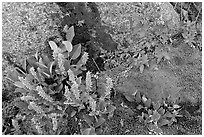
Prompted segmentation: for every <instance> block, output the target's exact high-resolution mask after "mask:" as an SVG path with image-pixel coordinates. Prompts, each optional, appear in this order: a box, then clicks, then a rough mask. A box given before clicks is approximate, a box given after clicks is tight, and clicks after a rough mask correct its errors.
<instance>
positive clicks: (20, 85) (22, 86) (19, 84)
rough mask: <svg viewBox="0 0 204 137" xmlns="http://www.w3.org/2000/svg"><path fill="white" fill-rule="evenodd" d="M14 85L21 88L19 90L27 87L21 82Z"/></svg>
mask: <svg viewBox="0 0 204 137" xmlns="http://www.w3.org/2000/svg"><path fill="white" fill-rule="evenodd" d="M14 85H15V86H17V87H19V88H25V85H24V84H23V83H22V82H20V81H16V82H15V83H14Z"/></svg>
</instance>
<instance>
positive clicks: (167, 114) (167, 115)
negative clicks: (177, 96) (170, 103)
mask: <svg viewBox="0 0 204 137" xmlns="http://www.w3.org/2000/svg"><path fill="white" fill-rule="evenodd" d="M164 117H169V118H170V117H173V114H171V112H169V111H167V112H166V113H165V114H164Z"/></svg>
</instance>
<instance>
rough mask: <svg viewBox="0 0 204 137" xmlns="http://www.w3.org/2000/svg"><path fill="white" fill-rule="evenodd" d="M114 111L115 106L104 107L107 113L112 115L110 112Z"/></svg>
mask: <svg viewBox="0 0 204 137" xmlns="http://www.w3.org/2000/svg"><path fill="white" fill-rule="evenodd" d="M115 109H116V107H115V106H113V105H108V106H107V107H106V110H107V111H106V112H107V113H112V112H114V110H115Z"/></svg>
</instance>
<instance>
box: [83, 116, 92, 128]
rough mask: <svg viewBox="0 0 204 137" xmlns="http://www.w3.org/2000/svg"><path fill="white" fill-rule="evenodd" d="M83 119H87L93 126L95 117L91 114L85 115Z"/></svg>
mask: <svg viewBox="0 0 204 137" xmlns="http://www.w3.org/2000/svg"><path fill="white" fill-rule="evenodd" d="M83 119H84V120H85V121H86V123H87V124H88V125H89V126H92V125H93V121H94V119H93V117H91V116H88V115H83Z"/></svg>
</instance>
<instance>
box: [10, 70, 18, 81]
mask: <svg viewBox="0 0 204 137" xmlns="http://www.w3.org/2000/svg"><path fill="white" fill-rule="evenodd" d="M18 76H19V74H18V72H17V71H16V70H12V71H9V72H8V76H7V78H8V79H10V80H11V81H13V82H16V81H19V79H18Z"/></svg>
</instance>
